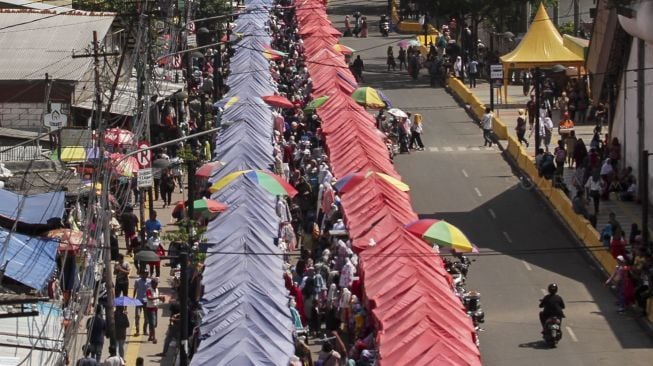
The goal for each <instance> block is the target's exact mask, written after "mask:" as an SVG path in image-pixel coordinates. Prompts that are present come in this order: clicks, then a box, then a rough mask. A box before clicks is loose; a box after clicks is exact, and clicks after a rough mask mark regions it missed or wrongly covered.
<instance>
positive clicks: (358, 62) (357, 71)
mask: <svg viewBox="0 0 653 366" xmlns="http://www.w3.org/2000/svg"><path fill="white" fill-rule="evenodd" d="M351 69H352V71H353V72H354V76H355V77H356V81H365V80H363V70H365V65H364V64H363V60H362V59H361V56H360V55H356V59H355V60H354V62H353V63H352V65H351Z"/></svg>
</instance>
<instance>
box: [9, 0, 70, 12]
mask: <svg viewBox="0 0 653 366" xmlns="http://www.w3.org/2000/svg"><path fill="white" fill-rule="evenodd" d="M3 4H6V5H9V6H14V7H24V8H28V9H38V10H51V11H54V12H57V13H59V12H62V11H71V10H73V9H72V8H70V7H68V5H70V2H66V1H49V2H36V1H34V0H0V7H3V8H4V6H2V5H3Z"/></svg>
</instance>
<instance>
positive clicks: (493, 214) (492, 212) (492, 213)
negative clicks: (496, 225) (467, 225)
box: [487, 208, 497, 220]
mask: <svg viewBox="0 0 653 366" xmlns="http://www.w3.org/2000/svg"><path fill="white" fill-rule="evenodd" d="M487 212H489V213H490V216H492V218H493V219H495V220H496V219H497V214H495V213H494V210H493V209H491V208H488V209H487Z"/></svg>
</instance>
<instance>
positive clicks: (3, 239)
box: [0, 228, 59, 291]
mask: <svg viewBox="0 0 653 366" xmlns="http://www.w3.org/2000/svg"><path fill="white" fill-rule="evenodd" d="M9 234H10V233H9V231H8V230H5V229H2V228H0V264H1V265H4V264H6V265H7V267H6V268H5V272H4V275H5V276H7V277H9V278H11V279H12V280H14V281H17V282H20V283H22V284H23V285H25V286H28V287H31V288H33V289H35V290H39V291H40V290H42V289H43V287H45V285H46V284H47V282H48V280H49V279H50V276H52V273H53V272H54V269H55V266H56V262H55V259H56V255H57V248H58V247H59V242H58V241H57V240H52V239H41V238H33V237H31V236H27V235H23V234H17V233H13V234H11V235H9Z"/></svg>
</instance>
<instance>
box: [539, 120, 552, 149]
mask: <svg viewBox="0 0 653 366" xmlns="http://www.w3.org/2000/svg"><path fill="white" fill-rule="evenodd" d="M540 136H541V137H542V144H543V145H544V151H546V152H549V145H551V137H553V121H552V120H551V117H549V116H546V117H544V119H543V120H542V121H540Z"/></svg>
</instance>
